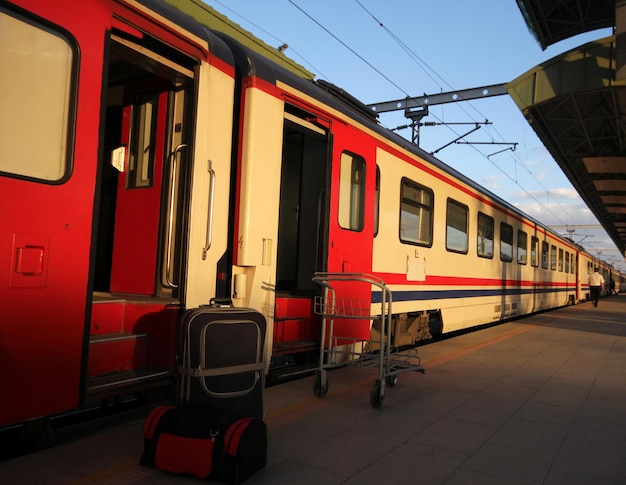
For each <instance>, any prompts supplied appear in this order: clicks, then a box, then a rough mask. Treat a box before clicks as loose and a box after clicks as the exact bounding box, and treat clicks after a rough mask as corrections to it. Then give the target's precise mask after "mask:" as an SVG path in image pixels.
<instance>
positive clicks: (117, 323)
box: [90, 300, 125, 335]
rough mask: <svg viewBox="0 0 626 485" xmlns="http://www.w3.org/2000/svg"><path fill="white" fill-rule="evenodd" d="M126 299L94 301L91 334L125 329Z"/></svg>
mask: <svg viewBox="0 0 626 485" xmlns="http://www.w3.org/2000/svg"><path fill="white" fill-rule="evenodd" d="M124 307H125V303H124V301H122V300H120V301H106V302H105V301H100V302H94V304H93V305H92V308H91V330H90V334H91V335H106V334H109V333H118V332H122V331H124Z"/></svg>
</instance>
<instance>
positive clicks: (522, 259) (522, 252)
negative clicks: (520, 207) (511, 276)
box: [517, 229, 528, 264]
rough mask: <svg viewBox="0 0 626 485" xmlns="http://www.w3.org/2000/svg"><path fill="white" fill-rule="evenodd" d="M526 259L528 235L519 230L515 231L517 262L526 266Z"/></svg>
mask: <svg viewBox="0 0 626 485" xmlns="http://www.w3.org/2000/svg"><path fill="white" fill-rule="evenodd" d="M527 258H528V234H526V233H525V232H524V231H522V230H521V229H518V230H517V262H518V264H526V263H527Z"/></svg>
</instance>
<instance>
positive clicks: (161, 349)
mask: <svg viewBox="0 0 626 485" xmlns="http://www.w3.org/2000/svg"><path fill="white" fill-rule="evenodd" d="M179 312H180V309H179V308H178V307H177V306H166V305H163V304H162V303H152V304H151V303H139V302H128V303H127V304H126V310H125V314H124V329H125V331H126V332H132V333H145V334H147V335H148V352H147V357H146V359H147V361H146V365H147V366H148V367H149V368H169V367H171V366H173V364H174V360H175V355H176V328H177V322H178V317H179Z"/></svg>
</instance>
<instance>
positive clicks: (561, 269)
mask: <svg viewBox="0 0 626 485" xmlns="http://www.w3.org/2000/svg"><path fill="white" fill-rule="evenodd" d="M558 267H559V271H560V272H561V273H562V272H563V248H559V266H558Z"/></svg>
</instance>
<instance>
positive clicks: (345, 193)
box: [327, 123, 376, 339]
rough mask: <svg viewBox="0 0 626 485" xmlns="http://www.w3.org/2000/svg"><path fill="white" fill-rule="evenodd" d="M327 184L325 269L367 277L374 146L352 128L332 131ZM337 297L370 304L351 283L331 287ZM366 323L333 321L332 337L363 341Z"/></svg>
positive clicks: (367, 292) (363, 290) (367, 293)
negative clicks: (331, 151) (331, 158)
mask: <svg viewBox="0 0 626 485" xmlns="http://www.w3.org/2000/svg"><path fill="white" fill-rule="evenodd" d="M333 135H334V146H333V167H332V177H331V184H330V194H331V196H330V217H329V234H328V268H327V271H328V272H331V273H354V274H356V275H360V274H368V273H371V271H372V252H373V238H374V199H375V194H376V163H375V162H376V160H375V153H374V150H375V148H374V145H373V143H372V142H371V140H369V139H368V138H367V137H366V135H365V134H364V133H363V132H361V131H359V130H357V129H356V128H354V127H350V126H346V125H340V124H338V123H337V124H336V125H335V126H334V132H333ZM333 286H335V288H336V291H337V297H338V298H342V299H344V300H345V301H351V300H354V301H355V302H359V303H357V305H359V306H362V305H363V302H371V301H372V287H371V286H370V285H369V284H364V283H358V282H357V283H355V282H336V283H334V284H333ZM370 323H371V322H369V321H365V320H363V321H358V320H352V321H349V322H348V321H341V320H335V329H336V331H337V334H338V335H345V336H347V337H352V338H358V339H369V337H370V333H369V332H370V325H369V324H370Z"/></svg>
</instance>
